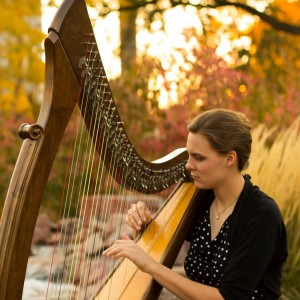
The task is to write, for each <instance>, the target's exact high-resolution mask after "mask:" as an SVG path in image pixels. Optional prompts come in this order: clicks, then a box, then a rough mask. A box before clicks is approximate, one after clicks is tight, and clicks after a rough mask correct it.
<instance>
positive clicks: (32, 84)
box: [0, 0, 300, 299]
mask: <svg viewBox="0 0 300 300" xmlns="http://www.w3.org/2000/svg"><path fill="white" fill-rule="evenodd" d="M0 3H1V10H0V20H1V22H0V53H1V57H0V148H1V155H0V162H1V171H0V194H1V197H0V211H1V210H2V207H3V204H4V201H5V196H6V192H7V188H8V185H9V181H10V178H11V175H12V172H13V168H14V165H15V162H16V159H17V156H18V153H19V150H20V146H21V140H20V138H19V137H18V129H19V126H20V125H21V124H22V123H25V122H26V123H34V122H36V120H37V117H38V114H39V110H40V106H41V102H42V100H43V84H44V72H45V57H44V50H43V49H44V48H43V41H44V39H45V38H46V34H47V28H48V26H49V25H50V24H51V20H52V18H53V15H54V13H55V12H56V10H57V7H58V6H59V4H60V3H61V1H47V0H42V1H37V0H26V1H24V0H14V1H10V0H0ZM86 3H87V5H88V7H89V14H90V18H91V20H92V24H93V27H94V31H95V35H96V39H97V42H98V47H99V50H100V54H101V56H102V60H103V64H104V67H105V69H106V73H107V75H108V77H109V82H110V86H111V89H112V92H113V96H114V99H115V101H116V103H117V108H118V110H119V113H120V115H121V117H122V119H123V121H124V124H125V127H126V130H127V132H128V135H129V137H130V138H131V140H132V142H133V144H134V145H135V147H136V149H137V150H138V151H139V153H140V154H141V156H142V157H144V158H146V159H148V160H153V159H157V158H159V157H161V156H163V155H165V154H167V153H169V152H171V151H172V150H174V149H176V148H178V147H184V146H185V139H186V133H187V131H186V124H187V122H188V121H189V120H190V118H192V117H193V116H194V115H196V114H198V113H199V112H201V111H205V110H207V109H211V108H217V107H223V108H230V109H234V110H238V111H242V112H244V113H246V115H247V116H248V117H249V119H250V120H251V123H252V124H253V135H254V144H253V154H252V157H251V159H250V165H249V167H248V169H247V170H246V172H247V173H249V174H250V175H251V176H252V179H253V181H254V183H256V184H258V185H259V186H260V187H261V189H263V190H264V191H265V192H266V193H268V194H269V195H271V196H272V197H273V198H274V199H275V200H276V202H277V203H278V204H279V206H280V208H281V210H282V212H283V215H284V220H285V223H286V226H287V230H288V237H289V258H288V262H287V263H286V264H285V268H284V272H283V286H282V287H283V296H282V299H300V281H299V278H300V231H299V226H300V217H299V203H300V200H299V199H300V184H299V183H300V173H299V165H300V139H299V134H300V1H293V0H248V1H247V0H240V1H230V2H229V1H226V0H224V1H223V0H215V1H213V0H211V1H210V0H209V1H207V0H191V1H188V0H157V1H152V0H132V1H130V0H109V1H108V0H107V1H104V0H87V1H86ZM66 160H67V153H66V151H65V152H64V150H63V149H62V151H61V153H60V155H59V157H58V158H57V160H56V164H57V167H56V168H55V171H54V172H52V173H51V176H50V180H49V186H50V188H49V191H50V192H48V193H47V196H46V197H45V199H43V203H42V207H41V213H46V214H47V215H48V216H50V218H51V217H52V216H54V215H56V214H57V211H58V207H59V201H60V197H59V192H60V190H61V187H62V185H63V182H62V181H63V174H64V171H65V170H64V168H60V167H59V166H60V165H63V163H65V162H66Z"/></svg>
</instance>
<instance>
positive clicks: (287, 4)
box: [275, 0, 300, 25]
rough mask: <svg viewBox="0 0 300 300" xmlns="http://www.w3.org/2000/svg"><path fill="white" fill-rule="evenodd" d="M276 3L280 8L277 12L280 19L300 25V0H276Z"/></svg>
mask: <svg viewBox="0 0 300 300" xmlns="http://www.w3.org/2000/svg"><path fill="white" fill-rule="evenodd" d="M275 4H276V6H277V7H278V8H279V10H278V13H277V17H278V19H279V20H281V21H284V22H288V23H291V24H295V25H297V24H298V25H299V23H300V1H289V0H276V1H275Z"/></svg>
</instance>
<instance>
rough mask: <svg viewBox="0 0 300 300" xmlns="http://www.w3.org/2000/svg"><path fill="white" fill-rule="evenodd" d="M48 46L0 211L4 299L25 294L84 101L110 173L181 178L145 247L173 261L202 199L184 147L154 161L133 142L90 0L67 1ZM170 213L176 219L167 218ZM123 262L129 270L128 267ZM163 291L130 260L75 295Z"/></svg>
mask: <svg viewBox="0 0 300 300" xmlns="http://www.w3.org/2000/svg"><path fill="white" fill-rule="evenodd" d="M45 52H46V71H45V74H46V78H45V89H44V100H43V103H42V107H41V111H40V115H39V117H38V120H37V123H36V124H32V125H28V124H24V125H22V126H21V127H20V136H21V137H22V138H23V139H24V141H23V144H22V147H21V151H20V154H19V157H18V160H17V163H16V166H15V170H14V173H13V176H12V179H11V183H10V186H9V189H8V193H7V197H6V201H5V205H4V209H3V213H2V218H1V227H0V244H1V248H0V299H5V300H18V299H21V298H22V291H23V284H24V280H25V273H26V266H27V261H28V257H29V255H30V247H31V240H32V236H33V232H34V228H35V224H36V220H37V216H38V212H39V208H40V204H41V199H42V195H43V192H44V190H45V187H46V184H47V180H48V177H49V173H50V170H51V168H52V164H53V161H54V158H55V155H56V153H57V151H58V147H59V144H60V141H61V139H62V136H63V134H64V132H65V129H66V126H67V124H68V122H69V120H70V118H71V115H72V113H73V111H74V109H75V108H76V107H79V108H80V111H81V115H82V119H83V120H84V123H85V126H86V128H87V131H88V133H89V136H90V139H91V140H92V143H93V145H94V146H95V149H97V154H98V156H99V157H100V159H101V161H102V162H103V164H104V167H105V168H106V169H107V170H108V171H109V172H110V171H111V169H112V164H111V161H112V160H114V167H113V170H118V172H115V171H114V172H111V173H112V176H113V177H114V179H115V180H116V182H118V183H119V185H120V186H121V187H122V188H124V189H128V190H131V191H132V190H133V191H137V192H139V193H142V194H150V193H153V192H160V191H162V190H164V189H168V188H169V187H170V186H172V185H174V184H175V183H176V182H178V184H177V186H176V189H175V191H174V192H173V194H172V195H171V196H170V197H169V199H168V201H166V203H164V205H163V206H162V208H161V209H160V210H159V212H158V213H157V214H156V217H155V220H154V222H152V223H151V224H150V225H149V226H148V228H147V229H146V230H145V231H144V232H143V234H141V236H140V237H139V241H140V242H141V244H147V243H148V246H147V245H146V247H145V248H147V251H148V252H149V254H150V255H152V256H153V257H155V259H157V260H159V261H161V262H162V263H163V264H165V265H167V266H169V267H171V266H172V265H173V263H174V261H175V258H176V256H177V254H178V251H179V249H180V246H181V244H182V242H183V240H184V235H185V233H186V232H187V230H188V226H189V222H190V219H191V214H192V213H194V212H195V208H196V202H198V201H192V199H193V198H194V194H195V188H194V186H193V184H192V183H191V182H189V176H188V174H187V173H186V172H185V163H186V159H187V153H186V151H185V150H179V151H177V152H175V154H173V155H171V156H168V157H167V158H166V159H162V160H159V161H156V162H154V163H150V162H148V161H146V160H144V159H143V158H142V157H140V156H139V154H138V153H137V152H136V151H135V149H134V147H133V146H132V144H131V143H130V140H129V138H128V136H127V134H126V132H125V129H124V127H123V125H122V122H121V119H120V117H119V115H118V113H117V111H116V109H115V106H114V101H113V99H112V94H111V91H110V87H109V84H108V81H107V79H106V76H105V72H104V69H103V65H102V63H101V58H100V55H99V51H98V48H97V44H96V41H95V38H94V35H93V29H92V26H91V23H90V19H89V16H88V13H87V8H86V4H85V1H84V0H65V1H64V2H63V3H62V5H61V6H60V8H59V9H58V11H57V14H56V16H55V18H54V20H53V23H52V25H51V27H50V29H49V34H48V37H47V38H46V40H45ZM83 89H85V90H86V92H85V93H83V92H82V90H83ZM78 99H79V101H78ZM95 128H97V130H95ZM100 132H101V133H100ZM103 145H105V147H104V146H103ZM104 148H105V151H104V150H103V149H104ZM116 156H118V159H116ZM120 174H121V175H120ZM125 175H126V176H125ZM166 214H167V215H169V218H168V220H167V221H163V217H162V216H164V215H166ZM162 224H163V225H162ZM153 228H154V229H155V230H153ZM149 239H151V241H152V242H151V243H150V246H149V242H147V241H149ZM124 269H126V274H129V275H124V273H122V272H123V271H124ZM118 276H119V277H118ZM124 276H125V277H124ZM120 278H121V279H120ZM160 290H161V287H160V286H159V285H158V284H156V283H155V282H154V281H153V280H152V279H151V278H150V277H149V276H147V274H143V273H142V272H140V271H139V270H138V269H137V268H136V267H135V266H134V265H133V264H130V262H129V261H126V260H124V261H122V262H120V264H119V265H118V267H117V268H116V270H115V271H114V272H112V274H111V275H110V276H109V277H108V278H107V279H106V280H105V284H103V285H102V286H101V287H99V289H98V290H97V291H96V292H94V293H93V296H91V295H89V296H86V294H85V296H82V295H79V293H78V292H77V295H78V297H77V295H76V292H74V293H73V294H72V297H70V298H72V299H127V300H129V299H130V300H131V299H156V298H157V297H158V295H159V293H160ZM111 291H113V292H111ZM45 299H47V297H45ZM57 299H63V298H59V297H58V298H57ZM68 299H69V298H68Z"/></svg>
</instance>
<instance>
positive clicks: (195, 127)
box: [188, 109, 252, 171]
mask: <svg viewBox="0 0 300 300" xmlns="http://www.w3.org/2000/svg"><path fill="white" fill-rule="evenodd" d="M188 130H189V132H191V133H196V134H202V135H204V136H205V137H206V138H207V139H208V141H209V143H210V145H211V146H212V147H213V149H214V150H216V151H217V152H218V153H220V154H227V153H228V152H230V151H235V152H236V153H237V156H238V169H239V171H242V170H243V169H244V168H245V167H246V165H247V163H248V159H249V157H250V153H251V144H252V136H251V125H250V123H249V121H248V120H247V118H246V117H245V115H244V114H242V113H239V112H234V111H231V110H227V109H212V110H209V111H206V112H204V113H202V114H201V115H199V116H197V117H196V118H195V119H194V120H193V121H192V122H191V123H190V124H189V125H188Z"/></svg>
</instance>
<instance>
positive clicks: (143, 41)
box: [41, 0, 266, 108]
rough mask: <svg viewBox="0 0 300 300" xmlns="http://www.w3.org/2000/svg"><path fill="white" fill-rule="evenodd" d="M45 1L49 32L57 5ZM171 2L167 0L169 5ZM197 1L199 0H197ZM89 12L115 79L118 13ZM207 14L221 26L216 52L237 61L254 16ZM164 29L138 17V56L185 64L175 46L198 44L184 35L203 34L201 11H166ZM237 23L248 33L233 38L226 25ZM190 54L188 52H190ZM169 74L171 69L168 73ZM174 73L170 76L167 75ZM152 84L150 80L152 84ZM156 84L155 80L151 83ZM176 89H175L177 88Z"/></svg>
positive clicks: (167, 64) (179, 8) (247, 41)
mask: <svg viewBox="0 0 300 300" xmlns="http://www.w3.org/2000/svg"><path fill="white" fill-rule="evenodd" d="M46 2H47V1H46V0H41V3H42V13H43V16H42V30H43V32H45V33H46V32H47V30H48V27H49V25H50V24H51V21H52V19H53V17H54V14H55V13H56V11H57V8H56V7H53V6H52V7H49V6H46ZM60 2H62V1H61V0H57V1H56V3H57V4H59V3H60ZM167 2H168V1H166V2H165V5H167V4H166V3H167ZM194 2H195V4H196V2H198V1H197V0H195V1H194ZM265 3H266V2H265V1H259V2H257V5H261V7H262V6H263V4H265ZM88 13H89V16H90V18H91V21H92V24H93V28H94V33H95V38H96V41H97V43H98V47H99V51H100V54H101V58H102V61H103V65H104V68H105V70H106V74H107V77H108V79H112V78H116V77H118V76H120V74H121V61H120V57H119V55H118V53H119V47H120V22H119V13H118V12H111V13H110V14H108V15H107V16H106V17H105V18H99V17H98V13H97V11H96V9H93V8H88ZM204 13H205V14H204V15H203V16H204V17H205V16H207V17H209V16H212V17H213V18H215V19H216V20H217V21H218V22H220V24H221V26H220V28H219V30H218V34H217V35H216V38H217V39H218V47H217V49H216V54H217V55H218V56H220V57H222V58H223V59H224V60H225V61H226V62H227V63H229V64H233V63H235V58H234V57H232V52H233V50H234V51H236V50H237V49H242V48H244V49H250V46H251V39H250V38H249V36H247V35H246V34H247V30H249V28H250V27H251V26H253V24H254V22H255V20H256V19H255V18H254V17H252V16H250V15H249V14H246V13H245V14H241V13H240V11H239V10H237V9H234V8H230V9H228V8H222V9H218V10H205V12H204ZM163 21H164V28H163V24H162V21H161V20H159V19H157V20H154V22H152V23H151V29H150V30H148V29H147V28H146V26H145V21H144V18H143V17H142V16H140V17H138V18H137V20H136V26H137V28H136V30H137V34H136V46H137V55H141V54H142V53H145V52H146V53H147V54H148V55H149V56H152V57H159V58H160V60H161V62H162V64H163V66H164V69H165V70H169V67H170V65H171V64H172V62H171V61H170V58H171V55H170V54H172V57H173V58H175V60H176V64H178V65H182V63H183V62H182V57H181V56H179V55H177V56H176V55H175V54H176V48H185V49H186V50H188V49H193V47H195V45H196V44H197V43H198V41H197V39H196V38H194V39H193V38H191V39H190V40H189V41H186V37H185V35H184V30H185V29H187V28H195V29H196V32H197V34H199V35H202V34H203V27H202V23H201V21H200V19H199V16H198V11H197V9H196V8H195V7H193V6H187V7H182V6H177V7H175V8H172V9H169V10H167V11H166V12H165V13H164V15H163ZM232 24H235V26H236V28H237V30H238V31H239V32H240V33H243V32H245V35H244V36H243V35H242V36H239V37H238V36H237V37H232V36H230V34H229V33H228V31H227V29H226V28H227V27H228V26H231V25H232ZM187 55H189V54H188V52H187ZM243 62H244V63H245V62H247V57H246V56H245V57H243V58H242V59H241V63H243ZM176 69H177V71H176V70H174V68H173V70H172V71H171V72H175V73H174V74H173V75H172V78H173V77H174V76H175V77H176V72H178V68H176ZM169 73H170V72H169ZM168 76H171V75H168ZM159 82H160V80H158V79H157V80H156V83H155V85H156V88H157V89H159V90H160V93H161V99H160V106H161V107H162V108H163V107H167V106H168V105H169V104H170V103H168V100H167V96H166V93H167V92H166V91H165V90H164V88H163V82H162V83H160V86H157V85H158V84H159ZM149 84H151V83H149ZM152 84H153V83H152ZM174 90H175V89H174ZM174 90H172V91H171V94H169V99H171V100H170V101H171V102H175V101H176V100H175V98H176V96H177V95H176V94H175V93H174Z"/></svg>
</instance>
